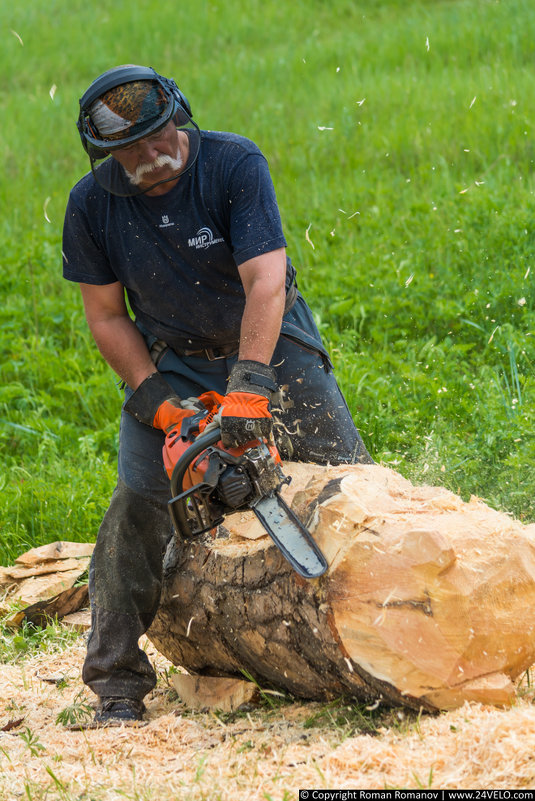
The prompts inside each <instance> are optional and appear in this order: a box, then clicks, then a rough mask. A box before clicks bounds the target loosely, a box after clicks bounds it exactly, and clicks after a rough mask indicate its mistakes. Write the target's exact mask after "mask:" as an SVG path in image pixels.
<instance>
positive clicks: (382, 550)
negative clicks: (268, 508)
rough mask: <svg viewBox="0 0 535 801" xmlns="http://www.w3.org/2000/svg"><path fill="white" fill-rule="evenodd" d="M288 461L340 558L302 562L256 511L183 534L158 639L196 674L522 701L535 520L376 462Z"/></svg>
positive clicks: (342, 689)
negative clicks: (305, 573)
mask: <svg viewBox="0 0 535 801" xmlns="http://www.w3.org/2000/svg"><path fill="white" fill-rule="evenodd" d="M285 471H286V472H287V474H289V475H291V476H292V477H293V481H292V484H291V485H290V487H289V488H287V489H286V490H285V497H286V500H287V501H288V502H290V501H291V503H292V507H293V508H294V510H295V511H296V512H297V513H298V514H299V516H300V517H301V519H302V520H303V521H304V522H305V524H306V525H308V527H309V529H310V530H311V532H312V533H313V535H314V537H315V539H316V541H317V543H318V544H319V546H320V547H321V549H322V550H323V552H324V553H325V556H326V557H327V560H328V562H329V570H328V572H327V573H326V574H325V575H324V576H322V577H321V578H320V579H315V580H313V581H307V580H305V579H302V578H301V577H300V576H298V575H297V574H296V573H295V572H294V571H293V570H292V569H291V568H290V566H289V565H288V563H287V562H286V561H285V560H284V558H283V557H282V556H281V554H280V553H279V551H278V550H277V549H276V548H275V546H274V545H273V544H272V542H271V540H270V539H269V537H267V536H264V534H263V532H262V530H261V529H260V528H259V524H258V522H257V521H256V518H254V515H253V514H252V513H249V512H246V513H242V514H240V513H238V514H235V515H232V516H229V517H227V519H226V521H225V528H223V527H220V529H219V530H218V533H217V536H216V537H215V538H214V537H211V536H209V535H206V536H204V537H203V538H201V539H196V540H194V541H189V542H187V543H185V544H184V543H181V542H179V541H178V540H176V539H174V540H173V541H172V542H171V543H170V545H169V548H168V551H167V554H166V561H165V573H164V585H163V593H162V601H161V605H160V608H159V611H158V614H157V616H156V619H155V620H154V622H153V625H152V627H151V628H150V630H149V632H148V636H149V638H150V639H151V640H152V642H153V643H154V644H155V645H156V647H157V648H158V649H159V650H160V651H161V652H162V653H163V654H164V655H165V656H166V657H167V658H168V659H170V660H171V661H172V662H173V663H174V664H176V665H180V666H182V667H183V668H185V669H186V670H187V671H188V672H190V673H193V674H199V675H212V676H234V677H236V676H241V675H243V673H242V671H246V672H247V673H248V674H251V676H252V677H254V679H255V680H256V681H258V682H260V683H261V682H264V683H266V682H267V683H270V684H272V685H275V686H278V687H280V688H283V689H286V690H289V691H290V692H292V693H294V694H296V695H298V696H301V697H305V698H312V699H318V700H320V699H329V698H333V697H337V696H351V697H353V698H356V699H358V700H360V701H364V702H372V703H373V702H374V701H376V700H377V699H382V700H383V702H384V703H387V704H403V705H406V706H409V707H412V708H423V709H427V710H436V709H450V708H453V707H456V706H459V705H462V704H463V703H464V702H465V701H467V700H469V701H470V700H476V701H482V702H485V703H491V704H505V703H508V702H510V701H511V700H512V699H513V697H514V685H513V682H514V680H515V679H516V678H517V677H518V676H519V675H520V674H522V673H523V672H524V671H525V670H526V669H527V668H529V667H530V666H531V665H532V664H533V663H534V662H535V637H534V636H533V634H534V625H535V624H534V622H533V621H534V620H535V526H533V525H532V526H526V525H523V524H522V523H520V522H519V521H517V520H514V519H512V518H511V517H510V516H509V515H507V514H505V513H503V512H498V511H495V510H493V509H491V508H490V507H488V506H487V505H486V504H485V503H483V502H482V501H480V500H478V499H477V498H472V499H471V500H470V502H464V501H463V500H462V499H461V498H459V497H458V496H457V495H455V494H454V493H452V492H449V491H448V490H446V489H443V488H439V487H431V486H414V485H413V484H412V483H411V482H409V481H407V480H406V479H404V478H403V477H402V476H401V475H399V474H398V473H396V472H395V471H393V470H390V469H388V468H386V467H382V466H379V465H354V466H337V467H319V466H316V465H303V464H296V463H291V464H287V465H286V466H285Z"/></svg>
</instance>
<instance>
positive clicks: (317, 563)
mask: <svg viewBox="0 0 535 801" xmlns="http://www.w3.org/2000/svg"><path fill="white" fill-rule="evenodd" d="M214 396H215V398H214ZM219 397H220V396H217V395H216V393H204V395H201V400H202V401H203V402H204V403H205V404H207V405H208V406H211V408H210V409H206V411H201V412H198V413H197V414H194V415H193V416H191V417H186V418H185V419H184V420H182V422H181V424H180V425H179V426H177V427H175V428H173V429H171V431H169V433H168V434H167V436H166V438H165V444H164V447H163V459H164V466H165V469H166V471H167V474H168V476H169V478H170V481H171V495H172V497H171V500H170V501H169V511H170V514H171V519H172V521H173V524H174V527H175V530H176V532H177V534H178V535H179V536H181V537H183V538H185V539H188V538H191V537H196V536H199V535H201V534H204V533H206V532H208V531H212V530H213V529H215V528H216V527H217V526H218V525H219V524H220V523H222V522H223V520H224V519H225V515H228V514H232V513H233V512H238V511H240V510H244V509H252V510H253V512H254V513H255V515H256V517H257V518H258V520H259V521H260V523H261V524H262V526H263V527H264V529H265V530H266V531H267V533H268V534H269V536H270V537H271V539H272V540H273V542H274V543H275V545H276V546H277V548H279V550H280V551H281V553H282V554H283V556H284V557H285V558H286V559H287V560H288V562H289V563H290V564H291V566H292V567H293V568H294V570H296V572H297V573H299V574H300V575H301V576H303V577H304V578H309V579H310V578H317V577H318V576H321V575H322V574H323V573H325V571H326V570H327V567H328V565H327V561H326V559H325V557H324V555H323V554H322V552H321V551H320V549H319V548H318V546H317V545H316V543H315V542H314V540H313V538H312V536H311V534H310V532H309V531H308V529H307V528H305V526H304V525H303V523H302V522H301V521H300V520H299V518H298V517H297V516H296V515H295V514H294V512H293V511H292V510H291V509H290V508H289V506H288V505H287V504H286V502H285V501H284V500H283V498H282V497H281V495H280V490H281V488H282V487H283V486H284V485H285V484H289V483H290V481H291V478H289V477H288V476H286V475H285V474H284V473H283V471H282V465H281V458H280V456H279V453H278V451H277V449H276V447H275V446H274V445H269V444H268V443H267V442H266V441H264V440H252V441H251V442H248V443H246V444H245V445H241V446H240V447H238V448H224V447H223V444H222V442H221V431H220V429H219V426H218V424H217V422H216V421H214V420H213V418H214V416H215V415H216V414H217V411H218V408H219V405H220V404H219V402H218V400H217V398H219Z"/></svg>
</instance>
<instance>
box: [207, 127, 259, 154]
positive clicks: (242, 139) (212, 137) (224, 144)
mask: <svg viewBox="0 0 535 801" xmlns="http://www.w3.org/2000/svg"><path fill="white" fill-rule="evenodd" d="M201 137H202V141H203V144H204V145H205V147H206V150H207V151H213V152H217V151H219V152H224V153H226V154H234V155H235V156H236V157H245V156H248V155H255V156H262V157H263V153H262V151H261V150H260V148H259V147H258V145H256V144H255V143H254V142H253V141H252V139H248V138H247V137H246V136H241V135H240V134H235V133H229V132H227V131H201Z"/></svg>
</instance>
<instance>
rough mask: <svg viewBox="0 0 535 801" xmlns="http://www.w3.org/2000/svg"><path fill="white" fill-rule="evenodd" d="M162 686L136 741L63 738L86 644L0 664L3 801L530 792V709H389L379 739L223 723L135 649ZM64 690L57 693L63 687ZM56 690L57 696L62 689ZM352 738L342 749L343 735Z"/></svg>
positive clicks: (298, 723) (534, 725)
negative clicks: (186, 700) (417, 712)
mask: <svg viewBox="0 0 535 801" xmlns="http://www.w3.org/2000/svg"><path fill="white" fill-rule="evenodd" d="M145 647H146V649H147V652H148V654H149V656H150V658H151V660H152V661H153V662H154V664H155V666H156V668H157V670H158V675H159V681H158V685H157V687H156V689H155V690H154V692H153V693H152V694H151V695H150V696H149V698H148V702H147V707H148V719H149V723H148V725H147V726H145V727H143V728H137V729H136V728H125V727H121V728H113V729H104V730H86V731H72V730H69V729H67V728H65V727H64V726H63V725H61V724H57V723H56V717H57V715H58V713H60V712H61V711H62V710H63V709H64V708H65V707H66V706H67V705H68V704H70V703H72V701H73V700H74V699H75V698H76V697H77V696H78V694H79V693H80V692H81V691H82V693H83V694H84V695H83V697H85V698H86V699H87V700H88V701H91V702H92V701H93V700H94V697H93V696H92V695H91V693H89V691H86V690H84V689H83V684H82V682H81V678H80V670H81V665H82V660H83V657H84V652H85V642H84V638H83V637H82V636H80V638H79V640H77V641H76V644H75V645H74V646H72V647H71V648H70V649H68V650H67V651H64V652H62V653H60V654H57V655H52V656H51V655H46V654H40V655H38V656H36V657H32V658H31V659H28V660H26V661H24V662H23V663H20V664H17V665H3V666H2V671H1V676H0V729H1V731H0V760H1V766H2V771H1V773H0V799H2V801H4V799H5V801H8V800H9V801H12V799H15V798H20V797H23V798H31V799H41V798H45V797H46V799H47V801H49V800H50V799H62V801H71V800H72V801H74V799H87V801H89V799H91V801H111V799H113V800H114V801H115V800H116V799H119V798H121V799H124V798H126V799H132V801H134V799H135V800H136V801H142V800H143V801H145V799H147V801H148V799H158V801H171V799H173V801H177V799H184V800H185V799H188V800H191V801H196V800H197V799H199V800H200V799H206V801H218V800H219V801H257V800H258V801H260V800H262V801H265V799H266V798H271V799H273V801H275V800H280V801H283V799H284V800H285V801H290V799H296V798H297V797H298V790H299V788H307V787H308V788H312V787H316V788H324V789H326V788H330V789H344V788H353V789H355V788H359V789H383V788H384V787H385V786H387V787H397V788H422V787H426V788H442V789H444V788H455V789H463V788H464V789H466V788H486V789H489V788H494V789H502V788H509V789H510V788H522V789H527V788H535V757H534V756H533V755H534V754H535V707H534V706H533V698H532V694H531V690H530V689H529V688H528V687H527V686H525V687H523V688H521V692H520V693H519V696H518V699H517V701H516V703H515V705H514V706H512V707H510V708H507V709H501V710H500V709H496V708H494V707H487V706H482V705H479V704H470V705H469V704H465V705H464V706H463V707H461V708H460V709H457V710H455V711H453V712H448V713H443V714H441V715H438V716H428V715H422V716H421V717H420V718H417V717H415V716H414V715H412V714H411V715H408V714H407V713H405V712H403V711H401V710H399V711H397V712H396V713H394V714H393V715H392V719H391V721H394V722H393V723H392V725H388V726H384V727H383V728H381V729H379V731H378V732H377V733H376V736H371V735H370V734H355V733H354V732H353V733H352V732H350V731H349V732H348V730H347V728H343V727H342V728H341V727H340V726H337V725H336V721H335V718H336V714H335V711H334V710H332V708H331V712H332V714H331V715H330V716H329V714H328V712H326V711H325V710H326V708H327V707H326V705H321V704H318V703H308V704H307V703H295V704H286V705H284V706H282V707H279V708H277V709H271V710H270V709H266V708H265V707H264V708H252V709H250V710H249V712H247V713H243V714H239V715H236V716H234V717H232V718H226V719H225V718H223V719H220V718H219V717H217V716H216V715H214V714H203V713H198V712H191V711H188V710H186V708H185V706H184V704H182V703H181V702H180V700H179V699H177V698H176V695H174V694H173V692H172V691H171V689H170V684H169V675H168V669H169V667H170V664H169V663H168V662H167V661H166V660H165V659H164V658H163V657H162V656H161V655H160V654H158V653H157V652H156V651H155V650H154V649H153V648H152V646H151V644H150V643H149V642H148V640H145ZM60 680H62V681H61V682H60ZM58 682H60V683H58ZM348 734H349V736H348Z"/></svg>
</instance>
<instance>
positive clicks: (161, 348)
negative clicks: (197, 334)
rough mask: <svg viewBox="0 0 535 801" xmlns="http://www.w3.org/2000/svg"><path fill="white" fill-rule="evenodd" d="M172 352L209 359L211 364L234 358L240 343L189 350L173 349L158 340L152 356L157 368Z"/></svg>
mask: <svg viewBox="0 0 535 801" xmlns="http://www.w3.org/2000/svg"><path fill="white" fill-rule="evenodd" d="M169 349H170V350H172V351H173V352H174V353H176V354H177V356H197V357H199V358H200V359H208V361H210V362H214V361H216V359H226V358H227V357H228V356H234V354H236V353H237V352H238V350H239V342H234V343H232V345H222V346H221V347H219V348H198V349H195V350H187V349H186V348H173V347H171V345H168V344H167V342H164V341H163V339H157V340H156V341H155V342H153V344H152V345H151V349H150V355H151V357H152V361H153V362H154V364H155V365H156V366H158V362H159V361H160V359H161V358H162V356H163V355H164V353H165V352H166V351H167V350H169Z"/></svg>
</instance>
